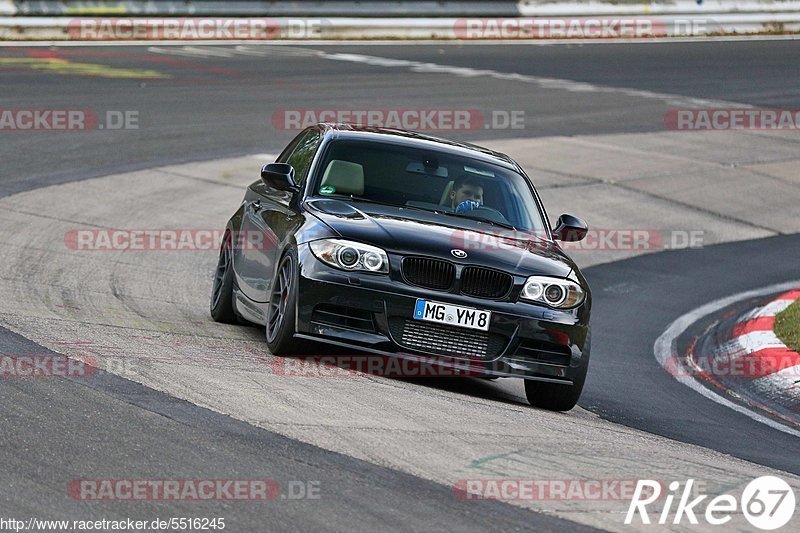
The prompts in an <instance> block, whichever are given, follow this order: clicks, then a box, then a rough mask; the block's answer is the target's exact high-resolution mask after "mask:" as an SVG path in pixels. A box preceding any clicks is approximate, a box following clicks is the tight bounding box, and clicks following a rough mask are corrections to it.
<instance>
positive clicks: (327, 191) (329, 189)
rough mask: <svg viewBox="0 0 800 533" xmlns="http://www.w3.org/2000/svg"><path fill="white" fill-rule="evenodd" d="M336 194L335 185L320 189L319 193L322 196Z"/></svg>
mask: <svg viewBox="0 0 800 533" xmlns="http://www.w3.org/2000/svg"><path fill="white" fill-rule="evenodd" d="M335 192H336V187H334V186H333V185H325V186H324V187H320V189H319V193H320V194H333V193H335Z"/></svg>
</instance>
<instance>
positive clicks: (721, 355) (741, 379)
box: [653, 281, 800, 437]
mask: <svg viewBox="0 0 800 533" xmlns="http://www.w3.org/2000/svg"><path fill="white" fill-rule="evenodd" d="M798 287H800V281H793V282H789V283H782V284H778V285H772V286H769V287H764V288H762V289H757V290H752V291H747V292H743V293H740V294H736V295H733V296H729V297H726V298H722V299H720V300H716V301H714V302H710V303H708V304H706V305H703V306H701V307H699V308H697V309H694V310H693V311H691V312H689V313H686V314H685V315H683V316H681V317H679V318H678V319H677V320H675V321H674V322H673V323H672V324H670V326H669V327H668V328H667V330H666V331H664V333H662V334H661V336H659V338H658V339H656V342H655V344H654V346H653V350H654V354H655V356H656V359H657V360H658V362H659V363H660V364H661V366H662V367H664V369H665V370H666V371H667V372H669V373H670V374H672V375H673V376H674V377H675V379H676V380H677V381H679V382H681V383H683V384H684V385H686V386H688V387H690V388H691V389H693V390H695V391H696V392H698V393H699V394H701V395H703V396H705V397H706V398H708V399H710V400H712V401H714V402H716V403H719V404H722V405H724V406H726V407H728V408H730V409H733V410H734V411H737V412H739V413H741V414H743V415H745V416H748V417H749V418H752V419H754V420H756V421H758V422H761V423H763V424H765V425H768V426H770V427H773V428H775V429H778V430H780V431H783V432H785V433H790V434H792V435H795V436H798V437H800V430H799V429H800V422H798V418H797V416H787V413H788V412H790V411H791V413H789V414H790V415H796V414H798V413H800V411H799V409H800V401H798V400H800V354H798V353H797V352H794V351H792V350H790V349H789V348H787V347H786V345H785V344H784V343H783V342H781V340H780V339H778V337H777V336H776V335H775V333H774V332H773V327H774V325H775V315H777V314H778V313H779V312H780V311H782V310H784V309H786V308H787V307H788V306H789V305H791V304H792V302H794V301H795V300H797V299H800V289H798ZM775 293H780V296H777V297H775V298H773V299H772V300H771V301H769V302H768V303H767V304H765V305H762V306H760V307H758V308H755V309H751V310H749V311H747V312H746V313H743V314H741V315H740V316H738V317H737V318H736V319H735V321H733V325H732V327H731V325H730V321H729V325H728V327H727V329H722V328H720V329H719V330H718V331H715V330H714V328H711V329H710V330H709V331H707V332H706V334H705V335H704V337H705V338H706V341H707V342H706V343H705V346H704V347H703V350H702V352H703V353H702V354H699V353H697V354H696V353H694V352H695V348H696V346H697V345H696V344H693V345H692V347H691V348H690V349H689V352H688V353H687V354H686V355H685V357H681V358H680V359H681V360H682V361H683V363H682V364H685V365H687V366H688V367H690V368H688V369H687V370H686V371H680V368H679V367H677V366H676V359H677V355H676V354H678V350H677V340H678V337H680V336H681V335H682V334H683V333H684V332H685V331H686V330H687V329H688V328H689V327H690V326H691V325H692V324H694V323H696V322H698V321H700V320H701V319H703V318H704V317H706V316H708V315H712V314H715V313H719V312H721V311H722V310H723V309H724V308H726V307H729V306H731V305H733V304H736V303H737V302H740V301H743V300H747V299H751V298H758V297H761V296H767V295H769V294H775ZM709 340H710V341H711V342H708V341H709ZM699 351H700V350H698V352H699ZM720 369H721V371H720ZM709 385H711V386H709ZM734 398H735V399H736V400H734ZM786 406H792V407H793V408H788V409H787V408H786Z"/></svg>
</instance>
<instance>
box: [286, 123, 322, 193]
mask: <svg viewBox="0 0 800 533" xmlns="http://www.w3.org/2000/svg"><path fill="white" fill-rule="evenodd" d="M319 142H320V133H319V131H317V130H310V131H308V132H306V133H305V134H303V135H302V136H301V137H300V139H299V140H298V141H297V144H296V145H295V147H294V151H293V152H292V155H290V156H289V158H288V159H287V160H286V162H287V163H289V164H290V165H292V167H293V168H294V179H295V181H296V182H297V183H298V184H299V185H302V184H304V183H305V181H306V178H307V177H308V169H310V168H311V162H312V161H313V160H314V154H316V153H317V148H318V147H319Z"/></svg>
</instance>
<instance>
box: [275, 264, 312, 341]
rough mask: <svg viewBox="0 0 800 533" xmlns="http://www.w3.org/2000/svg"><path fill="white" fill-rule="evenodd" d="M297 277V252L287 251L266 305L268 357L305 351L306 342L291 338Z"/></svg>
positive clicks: (294, 317)
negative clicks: (269, 354)
mask: <svg viewBox="0 0 800 533" xmlns="http://www.w3.org/2000/svg"><path fill="white" fill-rule="evenodd" d="M297 277H298V268H297V252H296V251H295V250H294V249H290V250H288V251H287V252H286V253H285V254H284V255H283V257H282V258H281V262H280V264H279V265H278V270H277V272H276V273H275V279H274V280H272V288H271V289H270V292H269V301H268V302H267V324H266V337H267V347H269V351H270V352H271V353H272V355H302V354H303V353H305V352H306V350H308V346H309V343H308V342H306V341H302V340H298V339H295V338H294V334H295V325H296V309H297Z"/></svg>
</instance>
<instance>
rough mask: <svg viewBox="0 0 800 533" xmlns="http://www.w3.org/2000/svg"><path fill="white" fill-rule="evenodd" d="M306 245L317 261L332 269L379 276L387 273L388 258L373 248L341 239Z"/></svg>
mask: <svg viewBox="0 0 800 533" xmlns="http://www.w3.org/2000/svg"><path fill="white" fill-rule="evenodd" d="M308 245H309V247H310V248H311V252H312V253H313V254H314V256H315V257H316V258H317V259H319V260H320V261H322V262H323V263H325V264H327V265H330V266H332V267H334V268H340V269H342V270H349V271H355V270H357V271H360V272H375V273H380V274H386V273H388V272H389V257H388V256H387V255H386V252H384V251H383V250H381V249H380V248H377V247H375V246H370V245H369V244H361V243H360V242H353V241H345V240H342V239H322V240H319V241H312V242H310V243H308Z"/></svg>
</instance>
